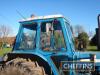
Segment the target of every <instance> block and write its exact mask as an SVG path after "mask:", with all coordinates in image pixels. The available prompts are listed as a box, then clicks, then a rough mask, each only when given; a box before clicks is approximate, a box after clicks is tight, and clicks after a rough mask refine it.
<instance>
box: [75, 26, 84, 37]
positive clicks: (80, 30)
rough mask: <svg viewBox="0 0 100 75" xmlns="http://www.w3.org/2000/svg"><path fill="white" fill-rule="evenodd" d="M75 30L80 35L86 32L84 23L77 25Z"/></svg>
mask: <svg viewBox="0 0 100 75" xmlns="http://www.w3.org/2000/svg"><path fill="white" fill-rule="evenodd" d="M74 31H75V34H76V35H77V36H78V35H79V34H80V33H82V32H84V28H83V26H82V25H76V26H75V29H74Z"/></svg>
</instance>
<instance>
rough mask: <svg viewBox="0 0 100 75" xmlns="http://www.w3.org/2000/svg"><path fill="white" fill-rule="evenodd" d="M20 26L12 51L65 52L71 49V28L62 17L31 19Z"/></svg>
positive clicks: (21, 22) (22, 22)
mask: <svg viewBox="0 0 100 75" xmlns="http://www.w3.org/2000/svg"><path fill="white" fill-rule="evenodd" d="M20 24H21V25H20V30H19V33H18V35H17V38H16V43H15V46H14V51H20V50H24V51H29V50H31V51H32V50H33V51H34V50H37V49H38V50H42V51H43V52H44V51H45V52H65V51H68V50H70V48H72V47H73V45H72V46H71V47H70V45H69V44H70V43H72V42H73V37H72V32H71V29H70V28H71V27H70V25H69V22H68V21H67V20H66V19H65V18H64V17H63V16H62V15H51V16H41V17H32V18H29V19H26V20H23V21H20ZM66 29H67V30H66Z"/></svg>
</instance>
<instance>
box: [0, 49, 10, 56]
mask: <svg viewBox="0 0 100 75" xmlns="http://www.w3.org/2000/svg"><path fill="white" fill-rule="evenodd" d="M11 50H12V48H4V49H3V50H0V56H3V55H4V54H5V53H8V52H11Z"/></svg>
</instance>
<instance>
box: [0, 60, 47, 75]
mask: <svg viewBox="0 0 100 75" xmlns="http://www.w3.org/2000/svg"><path fill="white" fill-rule="evenodd" d="M0 75H46V73H45V70H44V68H43V67H42V66H39V64H38V63H37V62H34V61H31V60H30V59H23V58H16V59H13V60H11V61H8V62H7V63H6V65H5V67H4V68H1V69H0Z"/></svg>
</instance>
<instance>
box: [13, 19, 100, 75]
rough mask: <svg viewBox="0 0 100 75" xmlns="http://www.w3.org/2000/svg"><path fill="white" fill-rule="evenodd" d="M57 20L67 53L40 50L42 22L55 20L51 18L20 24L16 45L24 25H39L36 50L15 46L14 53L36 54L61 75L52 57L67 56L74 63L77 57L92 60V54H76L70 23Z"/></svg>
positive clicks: (56, 73) (55, 74) (72, 72)
mask: <svg viewBox="0 0 100 75" xmlns="http://www.w3.org/2000/svg"><path fill="white" fill-rule="evenodd" d="M56 19H57V20H59V21H60V22H61V26H62V31H63V35H64V39H65V43H66V51H59V52H45V51H43V50H41V49H40V32H41V28H40V26H41V23H42V22H46V21H52V20H54V18H50V19H40V20H31V21H24V22H20V28H19V32H18V35H17V37H16V43H18V42H19V41H20V37H21V34H22V30H23V27H22V25H23V24H24V25H25V24H31V23H33V22H36V23H37V24H38V26H37V35H36V48H35V49H34V50H16V48H17V47H18V45H15V47H14V50H13V52H12V53H21V54H34V55H37V56H40V57H41V58H42V59H44V60H45V61H47V62H48V64H49V65H50V66H51V68H52V71H53V73H54V75H59V72H58V70H57V68H56V66H55V64H54V63H53V61H52V59H51V56H60V55H65V56H68V57H69V58H70V60H71V61H72V60H74V56H77V59H81V58H90V56H89V54H91V52H90V53H89V52H75V48H74V43H73V41H72V39H73V37H72V32H71V29H70V24H69V22H68V21H67V20H65V19H64V18H56ZM65 22H66V24H67V25H66V24H65ZM62 50H63V49H62ZM92 53H93V52H92ZM93 54H94V53H93ZM96 55H97V57H98V59H99V53H96ZM62 59H63V58H62ZM66 59H67V58H66ZM66 59H63V60H65V61H66ZM74 73H75V72H74V70H70V75H75V74H74Z"/></svg>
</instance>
